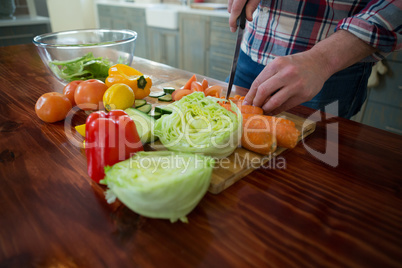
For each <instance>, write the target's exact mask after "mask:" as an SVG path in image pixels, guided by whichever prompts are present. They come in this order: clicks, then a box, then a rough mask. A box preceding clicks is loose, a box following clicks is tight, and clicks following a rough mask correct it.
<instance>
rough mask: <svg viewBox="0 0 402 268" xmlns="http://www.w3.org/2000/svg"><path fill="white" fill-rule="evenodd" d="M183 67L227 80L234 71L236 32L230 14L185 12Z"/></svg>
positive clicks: (182, 31) (181, 66)
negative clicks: (211, 14)
mask: <svg viewBox="0 0 402 268" xmlns="http://www.w3.org/2000/svg"><path fill="white" fill-rule="evenodd" d="M179 23H180V42H181V43H180V44H181V49H180V50H181V65H180V68H181V69H184V70H187V71H191V72H194V73H198V74H202V75H206V76H209V77H212V78H215V79H218V80H221V81H224V80H225V79H226V77H227V76H228V75H229V74H230V68H231V64H232V60H233V54H234V49H235V45H236V34H234V33H232V32H230V30H229V23H228V18H226V17H216V16H210V15H194V14H186V13H181V14H180V16H179Z"/></svg>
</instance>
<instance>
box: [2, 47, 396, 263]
mask: <svg viewBox="0 0 402 268" xmlns="http://www.w3.org/2000/svg"><path fill="white" fill-rule="evenodd" d="M133 66H134V67H136V68H137V69H139V70H141V71H142V72H144V73H147V74H150V75H152V79H153V81H154V83H155V84H158V83H163V82H166V81H170V80H174V79H179V78H188V77H190V75H191V74H190V73H188V72H184V71H181V70H178V69H174V68H171V67H169V66H166V65H162V64H159V63H155V62H150V61H147V60H144V59H140V58H135V62H134V63H133ZM200 77H201V76H200ZM210 81H213V80H212V79H210ZM222 84H223V83H222ZM0 89H1V90H0V137H1V138H0V267H306V266H310V267H401V266H402V175H401V174H402V163H401V162H402V161H401V160H402V153H401V152H402V140H401V136H398V135H396V134H391V133H388V132H385V131H382V130H379V129H375V128H372V127H369V126H365V125H362V124H358V123H355V122H352V121H349V120H345V119H341V118H337V117H331V116H329V115H323V117H322V120H319V121H318V122H317V128H316V131H315V132H314V133H313V134H311V135H310V136H309V137H307V139H306V141H305V143H299V145H298V146H297V147H296V148H295V149H293V150H288V151H286V152H285V153H284V154H282V155H281V156H280V157H283V159H282V161H285V163H286V167H285V168H276V166H275V163H272V164H271V165H266V166H265V167H264V168H260V169H257V170H255V171H254V172H252V173H251V174H250V175H248V176H247V177H245V178H243V179H242V180H240V181H238V182H237V183H235V184H234V185H232V186H231V187H230V188H228V189H227V190H225V191H224V192H222V193H220V194H218V195H214V194H210V193H207V194H206V195H205V197H204V198H203V199H202V200H201V202H200V203H199V205H198V206H197V207H196V208H195V209H194V210H193V212H191V213H190V214H189V215H188V219H189V223H188V224H185V223H180V222H178V223H174V224H172V223H170V222H169V221H167V220H158V219H150V218H145V217H142V216H139V215H137V214H136V213H134V212H132V211H130V210H129V209H127V208H126V207H125V206H124V205H121V204H112V205H109V204H107V203H106V201H105V198H104V195H103V192H104V188H102V187H101V186H99V185H97V184H94V183H92V182H91V180H90V178H89V177H88V176H87V173H86V159H85V155H84V152H83V151H82V150H81V149H80V148H77V147H76V146H74V145H73V144H71V143H70V142H69V140H68V138H67V137H66V134H65V131H64V124H63V122H59V123H55V124H46V123H43V122H41V121H40V120H39V119H38V118H37V117H36V115H35V111H34V105H35V102H36V100H37V98H38V97H39V96H40V95H41V94H43V93H45V92H49V91H59V92H61V91H62V85H61V84H60V83H59V82H57V81H56V80H55V79H54V78H53V77H52V76H51V75H50V74H49V72H48V70H47V69H46V68H45V67H44V65H43V63H42V62H41V60H40V58H39V56H38V54H37V53H36V50H35V48H34V46H33V45H20V46H10V47H1V48H0ZM235 93H239V94H244V91H242V89H240V88H237V89H236V91H235ZM291 112H292V113H294V114H297V115H299V116H303V117H309V116H310V115H311V114H313V112H314V111H312V110H310V109H307V108H303V107H296V108H294V109H293V110H291ZM74 120H75V122H74ZM74 120H73V123H79V121H80V120H81V121H82V120H83V118H82V117H78V118H76V119H74ZM336 129H338V132H339V133H338V135H332V134H334V133H335V134H336ZM327 130H328V131H327ZM328 134H329V136H328V137H332V138H330V139H329V138H328V139H327V135H328ZM336 138H338V142H336ZM327 141H329V142H328V143H329V144H330V145H331V144H332V147H330V148H331V149H330V150H329V151H331V152H332V153H333V152H335V154H334V155H332V157H335V158H332V160H328V159H327V160H325V159H324V158H322V156H321V157H320V156H317V155H316V156H314V155H313V154H312V153H311V152H314V151H316V152H318V153H321V154H324V153H326V148H327ZM336 149H338V153H336ZM330 155H331V154H330ZM320 159H324V160H325V161H326V162H325V161H322V160H320ZM334 160H335V161H334ZM331 161H333V162H331ZM336 162H337V164H336ZM331 163H332V164H331Z"/></svg>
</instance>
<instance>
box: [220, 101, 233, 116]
mask: <svg viewBox="0 0 402 268" xmlns="http://www.w3.org/2000/svg"><path fill="white" fill-rule="evenodd" d="M219 104H220V105H221V106H222V107H223V108H225V109H226V110H228V111H229V112H232V113H234V114H236V113H235V111H233V110H232V106H231V104H230V103H228V102H219Z"/></svg>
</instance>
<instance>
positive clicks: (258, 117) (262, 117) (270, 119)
mask: <svg viewBox="0 0 402 268" xmlns="http://www.w3.org/2000/svg"><path fill="white" fill-rule="evenodd" d="M249 118H253V120H255V121H259V120H262V121H263V120H267V122H268V123H269V124H272V123H274V124H287V125H291V126H296V124H295V122H293V121H291V120H289V119H285V118H282V117H276V116H269V115H255V114H243V122H245V121H247V120H248V119H249Z"/></svg>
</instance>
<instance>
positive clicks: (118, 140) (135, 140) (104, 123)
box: [85, 110, 144, 183]
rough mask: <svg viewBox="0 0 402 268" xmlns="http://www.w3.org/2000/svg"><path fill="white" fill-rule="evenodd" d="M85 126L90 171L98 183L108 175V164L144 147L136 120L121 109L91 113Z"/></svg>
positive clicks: (124, 158) (123, 158) (86, 152)
mask: <svg viewBox="0 0 402 268" xmlns="http://www.w3.org/2000/svg"><path fill="white" fill-rule="evenodd" d="M85 129H86V130H85V132H86V133H85V134H86V135H85V154H86V156H87V165H88V167H87V168H88V175H89V176H90V177H91V178H92V179H93V180H94V181H95V182H97V183H99V181H100V180H102V179H103V178H104V176H105V171H104V167H105V166H112V165H114V164H116V163H117V162H120V161H123V160H126V159H128V158H129V157H130V156H131V154H134V153H136V152H138V151H143V150H144V149H143V147H142V143H141V140H140V137H139V135H138V132H137V128H136V126H135V123H134V121H133V120H132V119H131V118H130V117H129V116H128V115H127V113H126V112H124V111H122V110H113V111H110V112H109V113H105V112H94V113H92V114H90V115H89V116H88V118H87V120H86V124H85Z"/></svg>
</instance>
